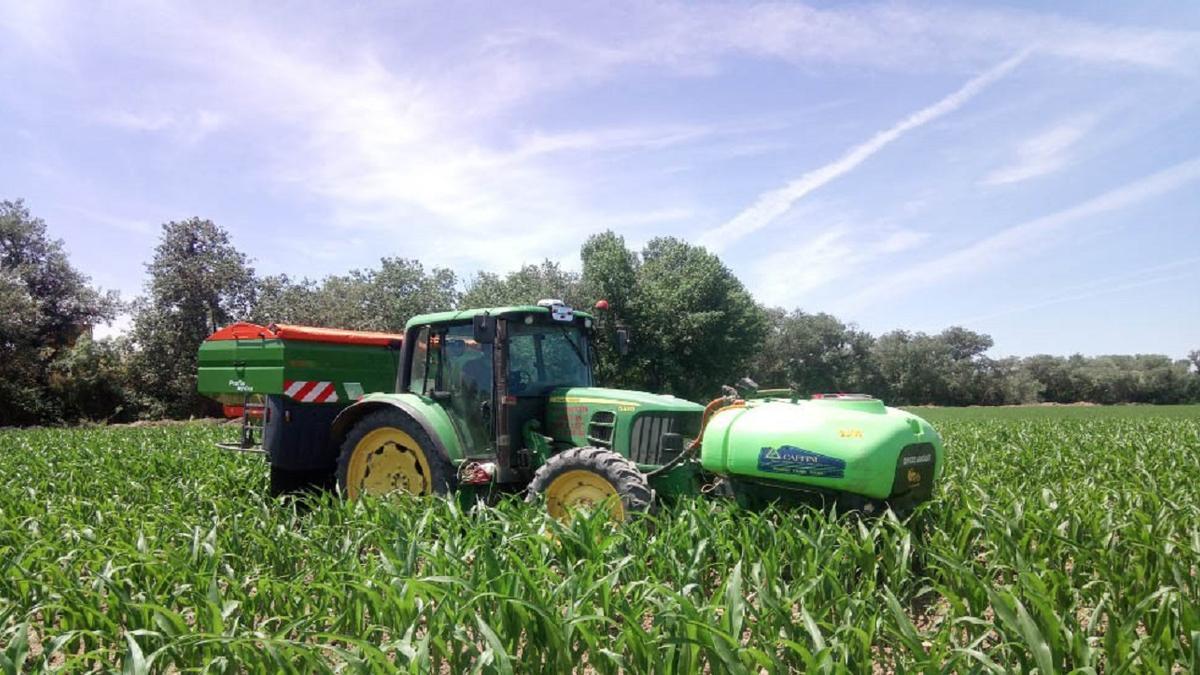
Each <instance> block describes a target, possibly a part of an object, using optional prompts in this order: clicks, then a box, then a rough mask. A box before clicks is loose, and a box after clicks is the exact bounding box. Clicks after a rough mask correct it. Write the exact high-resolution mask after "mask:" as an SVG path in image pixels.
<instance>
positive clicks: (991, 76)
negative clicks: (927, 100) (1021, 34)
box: [700, 49, 1031, 250]
mask: <svg viewBox="0 0 1200 675" xmlns="http://www.w3.org/2000/svg"><path fill="white" fill-rule="evenodd" d="M1030 51H1031V50H1029V49H1027V50H1025V51H1022V52H1020V53H1018V54H1017V55H1015V56H1013V57H1011V58H1009V59H1007V60H1005V61H1004V62H1002V63H1000V64H998V65H996V66H994V67H992V68H991V69H990V70H988V71H986V72H984V73H982V74H980V75H977V76H975V77H974V78H972V79H971V80H970V81H968V82H967V83H966V84H964V85H963V86H962V87H960V88H959V89H958V91H955V92H954V93H952V94H950V95H949V96H947V97H945V98H943V99H942V100H940V101H938V102H937V103H934V104H933V105H931V106H929V107H927V108H923V109H921V110H918V111H917V112H915V113H913V114H911V115H909V116H908V117H905V118H904V119H902V120H900V121H899V122H897V123H896V124H894V125H892V127H891V128H889V129H886V130H884V131H880V132H879V133H877V134H875V135H874V136H872V137H871V138H870V139H869V140H867V141H866V142H865V143H861V144H859V145H856V146H854V147H853V148H850V150H848V151H847V152H846V153H845V154H844V155H842V156H841V157H839V158H838V159H837V160H835V161H833V162H831V163H829V164H826V165H825V166H821V167H818V168H816V169H813V170H812V171H809V172H808V173H805V174H804V175H802V176H800V177H799V178H797V179H795V180H793V181H792V182H790V183H788V184H787V185H785V186H783V187H781V188H777V189H775V190H771V191H769V192H764V193H763V194H761V195H759V197H758V199H757V200H756V201H755V202H754V203H753V204H751V205H750V206H749V207H748V208H746V209H745V210H744V211H742V212H741V213H739V214H737V215H736V216H734V217H733V219H732V220H730V221H729V222H727V223H725V224H723V225H719V226H717V227H714V228H712V229H710V230H708V231H707V232H705V233H704V234H702V235H701V236H700V243H702V244H703V245H705V246H707V247H708V248H709V249H712V250H721V249H723V248H725V247H727V246H728V245H729V244H731V243H733V242H734V241H736V240H738V239H741V238H742V237H745V236H746V235H748V234H751V233H753V232H756V231H758V230H761V229H762V228H764V227H766V226H767V225H769V224H771V222H772V221H773V220H775V219H776V218H778V217H779V216H782V215H783V214H785V213H787V212H788V210H789V209H791V208H792V205H793V204H795V203H796V202H797V201H799V200H800V199H801V198H803V197H804V196H806V195H807V194H809V193H810V192H812V191H813V190H816V189H817V188H819V187H821V186H823V185H825V184H826V183H829V182H830V181H832V180H834V179H835V178H839V177H841V176H844V175H846V174H847V173H850V172H851V171H852V170H854V169H855V167H857V166H858V165H859V164H862V163H863V162H865V161H866V160H867V159H869V158H870V157H871V156H872V155H874V154H875V153H877V152H879V151H880V150H882V149H884V148H885V147H887V146H888V145H889V144H891V143H892V142H893V141H895V140H896V139H898V138H900V137H901V136H903V135H904V134H906V133H908V132H910V131H912V130H913V129H917V128H919V127H922V126H924V125H926V124H928V123H930V122H932V121H933V120H936V119H938V118H939V117H942V116H944V115H948V114H950V113H952V112H954V111H955V110H958V109H959V108H961V107H962V106H963V105H965V104H966V103H967V102H968V101H970V100H971V99H972V98H974V97H975V96H977V95H978V94H979V93H980V92H981V91H983V90H984V89H986V88H988V87H989V86H990V85H992V84H994V83H995V82H997V81H998V80H1000V79H1001V78H1003V77H1004V76H1005V75H1007V74H1008V73H1010V72H1012V70H1013V69H1014V68H1016V67H1017V66H1018V65H1020V63H1021V62H1022V61H1024V60H1025V59H1026V58H1028V57H1029V54H1030Z"/></svg>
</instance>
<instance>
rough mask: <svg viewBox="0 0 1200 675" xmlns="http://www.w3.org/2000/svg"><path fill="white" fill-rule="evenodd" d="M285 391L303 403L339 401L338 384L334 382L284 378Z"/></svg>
mask: <svg viewBox="0 0 1200 675" xmlns="http://www.w3.org/2000/svg"><path fill="white" fill-rule="evenodd" d="M283 393H284V394H287V395H288V396H290V397H292V398H293V399H295V400H297V401H300V402H301V403H337V400H338V395H337V385H336V384H335V383H333V382H313V381H311V380H284V382H283Z"/></svg>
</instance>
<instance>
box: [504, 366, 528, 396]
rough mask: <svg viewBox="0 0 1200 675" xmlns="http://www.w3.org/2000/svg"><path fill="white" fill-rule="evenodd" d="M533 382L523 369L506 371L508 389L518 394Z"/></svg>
mask: <svg viewBox="0 0 1200 675" xmlns="http://www.w3.org/2000/svg"><path fill="white" fill-rule="evenodd" d="M531 384H533V378H532V377H530V376H529V373H527V372H525V371H524V370H513V371H510V372H509V373H508V390H509V391H511V392H513V393H514V394H519V393H521V392H523V391H525V389H526V388H527V387H528V386H529V385H531Z"/></svg>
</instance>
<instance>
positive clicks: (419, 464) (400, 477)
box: [337, 409, 455, 499]
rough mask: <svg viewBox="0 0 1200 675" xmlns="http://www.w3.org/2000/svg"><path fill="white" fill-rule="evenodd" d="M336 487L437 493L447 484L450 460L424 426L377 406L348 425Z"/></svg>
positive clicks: (349, 492) (353, 495)
mask: <svg viewBox="0 0 1200 675" xmlns="http://www.w3.org/2000/svg"><path fill="white" fill-rule="evenodd" d="M337 478H338V487H340V488H341V489H342V494H344V495H346V496H347V497H349V498H350V499H357V498H359V497H361V496H362V495H364V494H369V495H387V494H395V493H401V494H410V495H442V494H446V493H447V492H449V491H450V490H451V488H452V487H453V483H454V479H455V473H454V467H453V466H451V464H450V460H449V459H447V458H446V456H445V455H444V454H443V453H442V452H441V451H440V450H438V449H437V448H436V447H434V444H433V441H432V440H431V439H430V438H429V435H428V434H426V433H425V430H424V429H422V428H421V425H420V424H417V422H416V420H414V419H412V418H411V417H409V416H408V415H407V414H405V413H404V412H403V411H401V410H396V409H393V410H380V411H378V412H374V413H371V414H369V415H367V416H366V417H364V418H363V419H362V420H361V421H359V422H358V423H357V424H355V425H354V427H353V428H352V429H351V430H350V433H349V434H348V435H347V436H346V440H345V441H344V442H343V443H342V452H341V456H340V457H339V458H338V469H337Z"/></svg>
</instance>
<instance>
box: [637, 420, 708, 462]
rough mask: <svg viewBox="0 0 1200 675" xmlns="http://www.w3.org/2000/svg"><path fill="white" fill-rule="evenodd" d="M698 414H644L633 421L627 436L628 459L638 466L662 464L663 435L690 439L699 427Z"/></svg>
mask: <svg viewBox="0 0 1200 675" xmlns="http://www.w3.org/2000/svg"><path fill="white" fill-rule="evenodd" d="M699 421H700V415H699V413H686V412H669V413H645V414H642V415H638V416H637V417H636V418H634V420H633V429H632V430H631V431H630V434H629V458H630V459H632V460H633V461H634V462H637V463H638V464H662V463H663V459H662V437H663V434H667V433H673V434H681V435H683V437H684V438H685V439H686V438H691V437H693V436H695V434H696V431H697V429H696V427H697V426H699Z"/></svg>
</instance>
